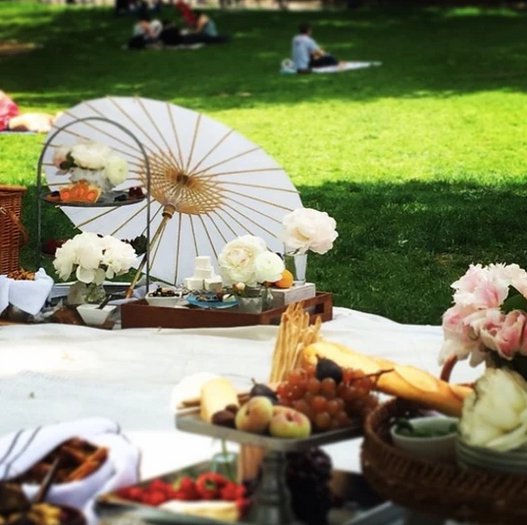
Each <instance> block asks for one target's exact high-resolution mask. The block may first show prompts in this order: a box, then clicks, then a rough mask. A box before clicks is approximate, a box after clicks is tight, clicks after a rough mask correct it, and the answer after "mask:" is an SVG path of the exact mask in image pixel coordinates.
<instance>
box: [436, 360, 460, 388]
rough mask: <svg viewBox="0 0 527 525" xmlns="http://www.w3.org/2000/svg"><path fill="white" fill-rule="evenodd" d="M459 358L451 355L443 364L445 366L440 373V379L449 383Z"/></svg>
mask: <svg viewBox="0 0 527 525" xmlns="http://www.w3.org/2000/svg"><path fill="white" fill-rule="evenodd" d="M457 361H458V359H457V357H456V356H455V355H451V356H450V357H449V358H448V359H447V360H446V361H445V362H444V364H443V368H442V369H441V373H440V374H439V379H441V380H443V381H446V382H447V383H448V382H449V381H450V375H451V374H452V370H454V367H455V366H456V363H457Z"/></svg>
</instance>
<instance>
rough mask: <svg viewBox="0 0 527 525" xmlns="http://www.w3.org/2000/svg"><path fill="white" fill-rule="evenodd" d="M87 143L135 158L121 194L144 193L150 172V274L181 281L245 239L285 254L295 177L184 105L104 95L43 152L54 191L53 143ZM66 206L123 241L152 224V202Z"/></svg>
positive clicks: (60, 126) (66, 117) (75, 112)
mask: <svg viewBox="0 0 527 525" xmlns="http://www.w3.org/2000/svg"><path fill="white" fill-rule="evenodd" d="M105 119H106V120H105ZM57 130H58V131H57ZM135 139H136V140H135ZM83 140H90V141H96V142H100V143H103V144H106V145H107V146H109V147H110V148H112V149H113V150H114V151H116V152H117V153H118V154H120V155H121V156H123V157H125V158H126V159H127V161H128V164H129V174H128V178H127V180H126V181H125V182H124V183H123V184H121V185H120V186H118V187H117V188H116V190H121V189H126V188H129V187H132V186H142V187H143V188H145V189H146V188H147V169H146V167H145V166H146V165H148V166H149V169H150V189H151V191H150V198H149V201H150V230H151V231H152V232H155V233H154V234H153V235H152V241H151V245H150V247H151V249H150V274H151V275H152V276H155V277H156V278H158V279H162V280H164V281H166V282H170V283H175V284H179V283H181V281H182V279H183V278H185V277H188V276H190V275H192V274H193V271H194V259H195V257H196V256H197V255H210V256H211V258H212V260H213V261H214V262H216V261H215V260H216V257H217V255H218V254H219V253H220V252H221V250H222V248H223V246H224V245H225V244H226V243H227V242H228V241H229V240H232V239H233V238H235V237H238V236H240V235H247V234H252V235H257V236H259V237H261V238H263V239H264V240H265V241H266V243H267V245H268V247H269V248H270V249H271V250H273V251H277V252H279V251H282V243H281V241H279V240H278V238H277V234H278V233H279V232H280V231H281V229H282V225H281V221H282V218H283V217H284V215H286V214H287V213H289V212H291V211H292V210H294V209H296V208H298V207H301V206H302V203H301V200H300V197H299V195H298V191H297V190H296V189H295V187H294V185H293V183H292V182H291V180H290V179H289V177H288V176H287V174H286V173H285V172H284V170H283V169H282V168H281V167H280V166H279V165H278V164H277V163H276V161H274V160H273V159H272V158H271V157H270V156H269V155H268V154H266V153H265V152H264V151H263V150H262V149H261V148H260V147H259V146H257V145H255V144H254V143H252V142H251V141H249V140H247V139H246V138H244V137H243V136H242V135H240V134H239V133H237V132H236V131H234V130H233V129H231V128H229V127H227V126H226V125H224V124H222V123H220V122H217V121H215V120H213V119H211V118H209V117H207V116H205V115H203V114H200V113H197V112H195V111H191V110H189V109H186V108H183V107H179V106H175V105H173V104H169V103H166V102H161V101H157V100H151V99H144V98H130V97H106V98H100V99H96V100H90V101H86V102H83V103H81V104H79V105H77V106H75V107H73V108H71V109H70V110H68V111H66V112H65V113H64V114H63V115H62V116H61V117H60V118H59V119H58V120H57V121H56V123H55V126H54V130H53V131H52V132H51V133H50V134H49V135H48V143H47V146H48V147H47V148H46V149H45V151H43V155H42V166H43V168H44V171H45V173H46V180H47V184H48V185H49V187H50V189H51V190H54V189H58V187H59V186H61V185H64V184H65V183H67V180H65V178H64V175H59V174H58V173H57V169H56V168H55V167H54V166H53V163H52V157H53V152H54V146H61V145H71V144H75V143H77V142H81V141H83ZM145 154H146V155H145ZM145 156H146V157H148V160H146V159H145ZM61 208H62V210H63V211H64V213H66V215H67V216H68V217H69V218H70V220H71V221H72V222H73V224H75V226H77V227H78V228H79V229H81V230H83V231H91V232H96V233H102V234H107V235H114V236H116V237H118V238H121V239H131V238H134V237H137V236H138V235H141V234H144V233H145V231H146V225H147V224H148V220H147V208H148V206H147V200H143V201H141V202H139V203H136V204H131V205H126V206H110V207H104V208H101V207H97V206H94V207H72V206H62V207H61Z"/></svg>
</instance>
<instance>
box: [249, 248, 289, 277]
mask: <svg viewBox="0 0 527 525" xmlns="http://www.w3.org/2000/svg"><path fill="white" fill-rule="evenodd" d="M254 265H255V269H256V281H257V282H259V283H265V282H269V283H274V282H276V281H279V280H280V279H281V278H282V273H283V271H284V269H285V265H284V261H283V260H282V258H281V257H280V256H278V255H277V254H276V253H273V252H269V251H265V252H263V253H260V254H259V255H257V256H256V259H255V261H254Z"/></svg>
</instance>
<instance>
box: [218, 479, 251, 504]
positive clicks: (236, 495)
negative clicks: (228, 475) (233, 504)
mask: <svg viewBox="0 0 527 525" xmlns="http://www.w3.org/2000/svg"><path fill="white" fill-rule="evenodd" d="M244 496H245V487H244V486H243V485H238V483H234V482H233V481H229V482H228V483H227V484H226V485H225V486H224V487H223V488H222V489H221V491H220V497H221V499H222V500H224V501H236V500H237V499H241V498H243V497H244Z"/></svg>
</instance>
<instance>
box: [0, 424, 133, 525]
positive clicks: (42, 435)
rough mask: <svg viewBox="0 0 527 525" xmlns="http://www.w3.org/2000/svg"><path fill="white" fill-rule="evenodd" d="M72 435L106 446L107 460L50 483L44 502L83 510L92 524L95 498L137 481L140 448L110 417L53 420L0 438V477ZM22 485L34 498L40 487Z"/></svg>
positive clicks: (21, 468) (17, 471)
mask: <svg viewBox="0 0 527 525" xmlns="http://www.w3.org/2000/svg"><path fill="white" fill-rule="evenodd" d="M73 437H79V438H82V439H85V440H86V441H88V442H90V443H93V444H95V445H99V446H105V447H107V448H108V451H109V453H108V459H107V461H106V462H105V463H103V465H101V467H100V468H99V469H97V470H96V471H95V472H94V473H93V474H91V475H90V476H88V477H86V478H85V479H83V480H80V481H74V482H71V483H62V484H60V485H58V484H57V485H53V486H52V487H51V489H50V490H49V492H48V494H47V496H46V501H48V502H50V503H55V504H57V505H68V506H70V507H75V508H77V509H79V510H82V511H83V512H84V514H85V516H86V518H87V520H88V522H89V524H90V525H95V524H96V523H97V522H98V520H97V518H96V516H95V513H94V503H95V497H96V496H97V495H98V494H102V493H104V492H108V491H112V490H115V489H117V488H119V487H124V486H126V485H132V484H134V483H137V481H138V479H139V475H138V472H139V459H140V454H139V450H138V449H137V447H135V446H134V445H132V444H131V443H130V442H129V441H128V439H127V438H126V437H125V436H124V435H122V434H121V433H120V428H119V425H118V424H117V423H115V422H113V421H111V420H109V419H104V418H86V419H79V420H76V421H70V422H63V423H56V424H53V425H46V426H43V427H36V428H34V429H31V430H21V431H18V432H13V433H11V434H9V435H7V436H4V437H3V438H0V479H10V478H13V477H16V476H17V475H19V474H21V473H23V472H25V471H26V470H28V469H29V468H30V467H31V466H32V465H34V464H35V463H37V462H38V461H39V460H41V459H42V458H43V457H44V456H46V455H47V454H48V453H49V452H51V451H52V450H53V449H54V448H55V447H57V446H58V445H60V444H61V443H63V442H64V441H67V440H68V439H70V438H73ZM23 488H24V492H25V493H26V495H27V496H28V497H29V498H32V497H34V495H35V494H36V492H37V491H38V489H39V487H38V486H36V485H28V484H26V485H24V487H23Z"/></svg>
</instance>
